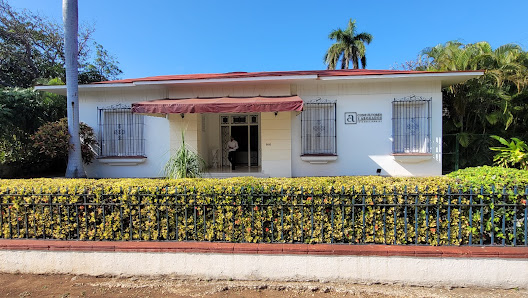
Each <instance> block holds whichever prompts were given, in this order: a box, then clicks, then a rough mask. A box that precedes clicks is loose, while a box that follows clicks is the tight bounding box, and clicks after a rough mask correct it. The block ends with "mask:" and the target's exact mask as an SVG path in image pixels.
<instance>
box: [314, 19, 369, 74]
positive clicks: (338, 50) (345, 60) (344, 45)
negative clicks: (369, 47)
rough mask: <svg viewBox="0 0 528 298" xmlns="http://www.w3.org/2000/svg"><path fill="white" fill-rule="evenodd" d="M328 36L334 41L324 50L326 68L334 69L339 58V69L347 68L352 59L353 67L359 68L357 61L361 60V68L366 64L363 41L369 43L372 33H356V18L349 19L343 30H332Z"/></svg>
mask: <svg viewBox="0 0 528 298" xmlns="http://www.w3.org/2000/svg"><path fill="white" fill-rule="evenodd" d="M328 38H330V39H332V40H335V41H336V43H334V44H333V45H331V46H330V48H329V49H328V50H327V51H326V54H325V57H324V62H325V64H327V65H328V69H336V66H337V63H338V62H339V59H341V69H348V68H349V65H350V61H352V66H353V68H354V69H358V68H359V62H361V66H362V68H365V67H366V66H367V57H366V56H365V52H366V48H365V43H366V44H370V42H371V41H372V35H371V34H369V33H366V32H362V33H359V34H356V20H353V21H352V19H350V20H349V21H348V26H347V28H346V29H345V30H344V31H343V30H341V29H336V30H333V31H332V32H330V34H329V35H328Z"/></svg>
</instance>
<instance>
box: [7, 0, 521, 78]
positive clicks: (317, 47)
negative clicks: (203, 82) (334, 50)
mask: <svg viewBox="0 0 528 298" xmlns="http://www.w3.org/2000/svg"><path fill="white" fill-rule="evenodd" d="M8 2H9V3H10V4H11V5H12V6H13V7H15V8H27V9H29V10H31V11H34V12H39V13H40V14H41V15H44V16H47V17H49V18H50V19H54V20H57V21H60V22H61V21H62V7H61V6H62V1H60V0H8ZM526 11H528V1H526V0H514V1H488V0H482V1H464V0H458V1H451V0H443V1H394V0H390V1H375V0H373V1H372V0H371V1H353V0H349V1H341V0H335V1H311V0H304V1H288V0H282V1H276V0H267V1H256V0H253V1H249V0H246V1H242V0H239V1H230V0H224V1H218V0H207V1H205V0H191V1H169V0H151V1H137V0H126V1H125V0H79V20H80V22H81V23H82V22H84V23H91V24H93V25H94V26H95V29H96V32H95V34H94V38H95V40H96V41H97V42H99V43H101V44H102V45H103V46H104V47H105V48H106V49H107V50H108V51H109V52H110V53H111V54H113V55H114V56H115V57H116V58H117V60H118V61H119V62H120V64H119V66H120V68H121V69H122V70H123V74H122V75H121V77H122V78H135V77H144V76H152V75H169V74H189V73H221V72H231V71H248V72H252V71H280V70H312V69H325V65H324V64H323V55H324V53H325V51H326V50H327V49H328V47H329V46H330V45H331V44H332V41H331V40H329V39H328V33H329V32H330V31H331V30H332V29H336V28H343V29H344V28H345V27H346V25H347V22H348V20H349V19H350V18H352V19H356V20H357V26H358V29H359V32H363V31H364V32H368V33H371V34H372V35H373V36H374V40H373V41H372V43H371V44H370V45H369V46H368V47H367V68H369V69H390V68H391V67H394V66H396V65H399V64H401V63H403V62H405V61H409V60H414V59H416V57H417V56H418V54H419V53H420V51H421V50H422V49H424V48H426V47H429V46H434V45H436V44H439V43H444V42H446V41H449V40H460V41H462V42H465V43H473V42H478V41H488V42H490V43H491V45H492V46H493V47H494V48H495V47H497V46H499V45H502V44H505V43H510V42H513V43H517V44H520V45H521V46H522V47H523V48H524V49H525V50H526V49H527V47H528V30H527V28H528V26H527V23H526V18H525V17H526Z"/></svg>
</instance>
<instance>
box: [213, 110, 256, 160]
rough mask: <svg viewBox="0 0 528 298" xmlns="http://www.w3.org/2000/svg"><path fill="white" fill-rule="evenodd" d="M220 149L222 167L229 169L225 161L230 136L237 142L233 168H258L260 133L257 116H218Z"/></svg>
mask: <svg viewBox="0 0 528 298" xmlns="http://www.w3.org/2000/svg"><path fill="white" fill-rule="evenodd" d="M220 130H221V136H222V137H221V142H222V144H221V148H222V155H221V156H222V158H221V164H222V166H223V167H230V166H231V163H230V162H229V160H228V159H227V156H228V152H229V149H228V147H227V142H229V140H230V137H231V136H232V137H233V138H234V139H235V140H236V141H237V142H238V150H237V151H236V153H235V161H234V163H235V166H237V167H258V166H260V154H259V151H260V144H259V143H260V132H259V115H258V114H232V115H220Z"/></svg>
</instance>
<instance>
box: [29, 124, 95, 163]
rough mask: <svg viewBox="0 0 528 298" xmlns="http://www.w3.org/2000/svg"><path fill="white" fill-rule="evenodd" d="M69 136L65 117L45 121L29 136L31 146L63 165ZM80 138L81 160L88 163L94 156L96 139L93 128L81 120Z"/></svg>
mask: <svg viewBox="0 0 528 298" xmlns="http://www.w3.org/2000/svg"><path fill="white" fill-rule="evenodd" d="M69 138H70V134H69V133H68V119H67V118H62V119H60V120H58V121H55V122H50V123H46V124H44V125H42V126H41V127H40V128H39V129H38V130H37V132H36V133H35V134H34V135H32V136H31V140H32V141H33V142H34V143H33V147H34V148H36V149H37V150H38V152H39V153H41V154H43V155H44V156H46V157H49V158H51V159H53V160H57V161H59V162H61V163H62V164H64V165H65V164H66V162H67V160H68V151H69V148H70V145H69ZM80 138H81V151H82V152H81V154H82V159H83V162H84V163H85V164H89V163H91V162H92V160H93V159H94V158H95V155H96V152H95V150H94V147H95V146H96V145H97V140H96V139H95V135H94V132H93V129H92V128H91V127H89V126H88V125H86V124H84V123H82V122H81V123H80Z"/></svg>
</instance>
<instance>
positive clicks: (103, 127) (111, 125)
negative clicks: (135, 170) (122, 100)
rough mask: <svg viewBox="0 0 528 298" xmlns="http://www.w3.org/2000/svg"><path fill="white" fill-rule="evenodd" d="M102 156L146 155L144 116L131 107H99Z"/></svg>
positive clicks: (100, 154)
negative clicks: (132, 110)
mask: <svg viewBox="0 0 528 298" xmlns="http://www.w3.org/2000/svg"><path fill="white" fill-rule="evenodd" d="M98 111H99V113H98V122H99V144H100V150H99V151H100V152H99V156H100V157H114V156H115V157H117V156H145V138H144V134H143V129H144V126H145V122H144V116H143V115H138V114H132V112H131V109H130V107H126V106H115V107H109V108H98Z"/></svg>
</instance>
